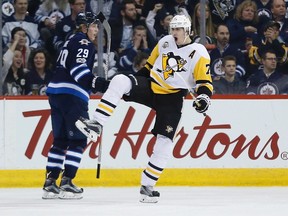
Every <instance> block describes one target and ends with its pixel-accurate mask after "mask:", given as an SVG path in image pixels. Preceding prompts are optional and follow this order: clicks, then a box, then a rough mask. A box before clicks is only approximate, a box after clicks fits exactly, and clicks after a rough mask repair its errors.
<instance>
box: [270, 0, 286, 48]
mask: <svg viewBox="0 0 288 216" xmlns="http://www.w3.org/2000/svg"><path fill="white" fill-rule="evenodd" d="M271 1H272V3H271V12H272V17H273V20H274V21H276V22H278V23H279V24H280V32H279V36H280V38H281V40H282V41H283V42H284V43H285V44H286V45H288V34H287V32H288V19H287V18H285V15H286V13H287V8H286V4H285V1H284V0H271Z"/></svg>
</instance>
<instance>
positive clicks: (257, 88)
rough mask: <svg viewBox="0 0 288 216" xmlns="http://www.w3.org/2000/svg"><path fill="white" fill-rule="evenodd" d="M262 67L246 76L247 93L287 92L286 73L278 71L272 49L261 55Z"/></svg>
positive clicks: (269, 93) (287, 76)
mask: <svg viewBox="0 0 288 216" xmlns="http://www.w3.org/2000/svg"><path fill="white" fill-rule="evenodd" d="M262 64H263V68H262V69H259V70H258V71H257V72H256V73H254V74H252V75H251V76H250V77H249V78H248V82H247V93H248V94H260V95H275V94H288V75H284V74H282V73H280V72H279V71H278V70H277V69H276V67H277V57H276V53H275V52H274V51H273V50H267V51H265V52H264V53H263V55H262Z"/></svg>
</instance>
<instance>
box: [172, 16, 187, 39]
mask: <svg viewBox="0 0 288 216" xmlns="http://www.w3.org/2000/svg"><path fill="white" fill-rule="evenodd" d="M169 26H170V30H171V29H172V28H184V31H185V32H187V33H188V35H190V34H191V21H190V20H189V18H187V17H186V16H185V15H176V16H174V17H173V18H172V20H171V22H170V24H169Z"/></svg>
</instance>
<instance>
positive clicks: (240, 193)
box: [0, 187, 288, 216]
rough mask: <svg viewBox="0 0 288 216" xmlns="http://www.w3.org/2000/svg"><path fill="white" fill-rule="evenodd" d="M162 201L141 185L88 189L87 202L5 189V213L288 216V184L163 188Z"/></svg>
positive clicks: (0, 210) (0, 192)
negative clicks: (147, 196) (142, 195)
mask: <svg viewBox="0 0 288 216" xmlns="http://www.w3.org/2000/svg"><path fill="white" fill-rule="evenodd" d="M156 189H158V190H159V192H160V193H161V197H160V200H159V202H158V203H157V204H143V203H140V202H139V201H138V198H139V188H138V187H115V188H113V187H95V188H84V198H83V199H81V200H42V199H41V195H42V189H41V188H39V189H35V188H24V189H23V188H21V189H19V188H9V189H7V188H5V189H0V216H12V215H13V216H18V215H19V216H58V215H61V216H90V215H91V216H92V215H95V216H100V215H101V216H208V215H209V216H218V215H219V216H268V215H269V216H274V215H288V213H287V212H288V187H157V188H156Z"/></svg>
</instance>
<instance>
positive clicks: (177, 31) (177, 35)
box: [171, 28, 186, 45]
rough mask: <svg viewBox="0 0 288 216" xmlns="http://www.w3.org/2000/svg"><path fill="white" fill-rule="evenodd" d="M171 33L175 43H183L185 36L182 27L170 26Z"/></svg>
mask: <svg viewBox="0 0 288 216" xmlns="http://www.w3.org/2000/svg"><path fill="white" fill-rule="evenodd" d="M171 35H172V36H173V37H174V39H175V42H176V44H177V45H183V43H184V41H185V37H186V33H185V31H184V28H172V29H171Z"/></svg>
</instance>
